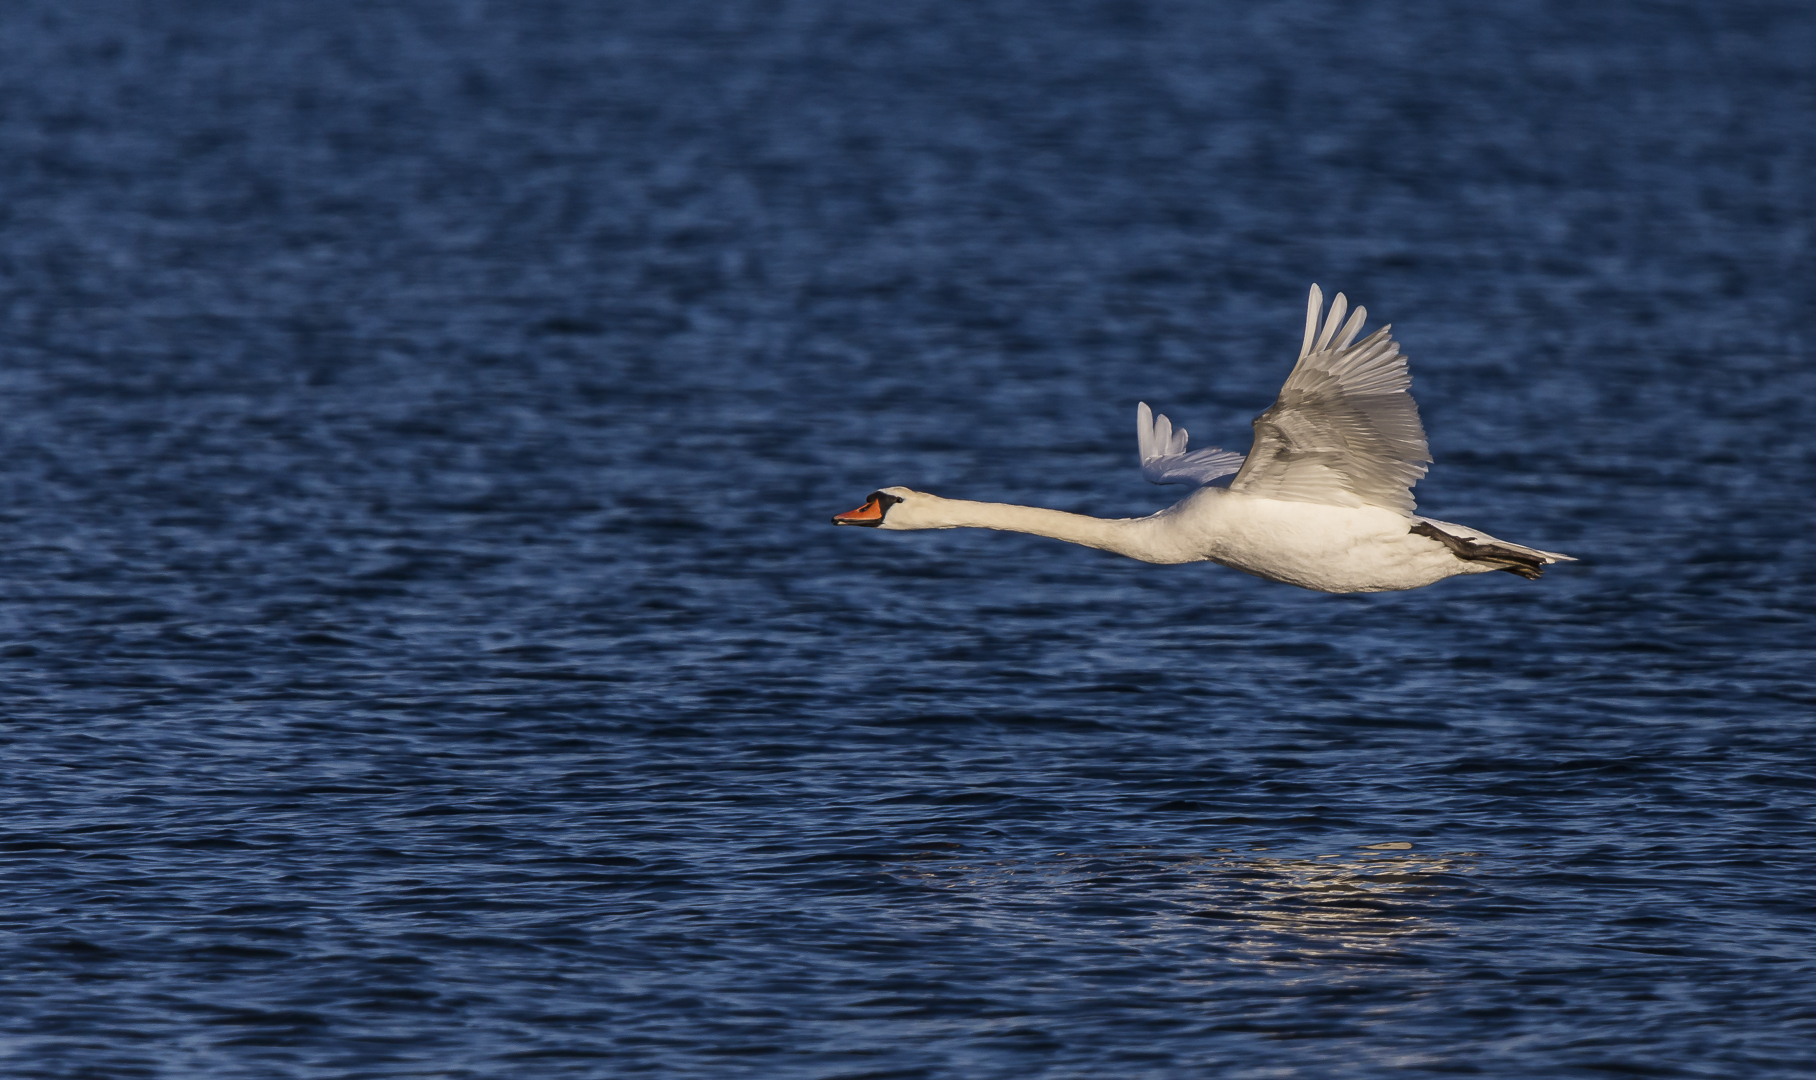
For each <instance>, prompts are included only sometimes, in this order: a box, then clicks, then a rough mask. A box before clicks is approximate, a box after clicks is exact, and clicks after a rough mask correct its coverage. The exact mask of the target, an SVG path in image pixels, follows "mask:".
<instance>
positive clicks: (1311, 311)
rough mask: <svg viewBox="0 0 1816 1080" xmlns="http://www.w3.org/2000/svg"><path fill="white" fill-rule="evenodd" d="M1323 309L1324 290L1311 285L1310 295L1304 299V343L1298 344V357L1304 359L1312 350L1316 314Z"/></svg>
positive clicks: (1316, 324) (1315, 329)
mask: <svg viewBox="0 0 1816 1080" xmlns="http://www.w3.org/2000/svg"><path fill="white" fill-rule="evenodd" d="M1323 310H1324V290H1322V289H1320V288H1318V286H1317V285H1315V284H1314V285H1313V286H1312V292H1311V296H1309V297H1307V298H1306V301H1305V344H1303V345H1301V346H1299V358H1300V359H1304V358H1305V357H1306V356H1307V355H1309V354H1310V353H1311V351H1312V341H1313V339H1314V338H1316V337H1317V336H1318V314H1319V313H1320V312H1322V311H1323Z"/></svg>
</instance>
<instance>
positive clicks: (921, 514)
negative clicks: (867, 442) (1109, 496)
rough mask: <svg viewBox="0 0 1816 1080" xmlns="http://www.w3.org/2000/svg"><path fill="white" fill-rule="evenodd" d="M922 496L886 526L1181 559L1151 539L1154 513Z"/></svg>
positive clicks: (1161, 559) (1162, 559)
mask: <svg viewBox="0 0 1816 1080" xmlns="http://www.w3.org/2000/svg"><path fill="white" fill-rule="evenodd" d="M924 498H926V505H923V506H917V507H916V508H915V509H916V512H915V514H914V515H913V517H912V518H911V519H910V520H908V521H904V522H901V523H899V524H898V523H897V522H895V521H890V522H889V525H890V526H891V527H894V528H898V529H967V528H969V529H998V530H1001V531H1003V532H1019V533H1031V534H1033V535H1035V536H1048V537H1052V538H1053V539H1055V540H1064V541H1066V542H1067V543H1069V544H1083V545H1084V546H1085V547H1094V548H1101V549H1102V550H1104V551H1113V552H1115V553H1116V554H1118V555H1127V556H1129V557H1130V558H1133V559H1142V560H1144V561H1147V562H1177V561H1180V560H1178V559H1176V558H1172V557H1169V554H1170V553H1167V552H1164V551H1162V550H1160V549H1159V548H1158V547H1157V545H1156V543H1155V541H1156V540H1158V539H1159V537H1157V536H1156V535H1155V531H1156V529H1155V527H1156V525H1158V521H1157V519H1156V518H1152V517H1146V518H1095V517H1090V516H1088V515H1085V514H1068V513H1066V512H1065V511H1064V510H1047V509H1043V508H1041V507H1038V506H1016V505H1014V504H1012V503H988V502H971V501H969V500H967V499H940V498H937V497H924Z"/></svg>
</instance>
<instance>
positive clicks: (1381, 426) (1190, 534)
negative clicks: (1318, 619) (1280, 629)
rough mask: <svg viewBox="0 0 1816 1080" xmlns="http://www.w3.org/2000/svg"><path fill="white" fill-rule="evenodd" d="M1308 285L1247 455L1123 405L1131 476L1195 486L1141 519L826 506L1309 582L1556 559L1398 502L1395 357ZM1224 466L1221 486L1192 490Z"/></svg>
mask: <svg viewBox="0 0 1816 1080" xmlns="http://www.w3.org/2000/svg"><path fill="white" fill-rule="evenodd" d="M1323 302H1324V296H1323V293H1322V292H1321V291H1320V290H1319V288H1318V286H1316V285H1313V286H1312V288H1311V295H1310V297H1309V299H1308V301H1307V304H1306V316H1305V338H1304V342H1303V344H1302V345H1301V346H1300V350H1299V360H1298V363H1296V364H1295V365H1294V366H1293V370H1292V373H1291V374H1289V375H1288V376H1287V378H1286V383H1285V385H1284V386H1282V387H1281V388H1280V395H1279V397H1278V398H1276V399H1275V401H1274V404H1273V405H1272V406H1271V407H1270V408H1268V410H1267V411H1266V412H1263V413H1262V414H1261V415H1260V416H1257V417H1256V418H1255V423H1254V428H1255V440H1254V444H1253V445H1252V446H1251V447H1250V448H1249V452H1248V454H1247V455H1246V456H1245V455H1242V454H1236V453H1232V452H1230V451H1227V450H1221V449H1218V448H1216V447H1211V448H1208V449H1204V450H1198V451H1194V452H1187V450H1186V444H1187V435H1186V432H1185V429H1183V428H1180V429H1178V430H1175V429H1174V427H1173V425H1172V422H1171V421H1170V420H1168V419H1167V418H1166V417H1165V416H1156V415H1154V413H1153V412H1152V410H1150V409H1149V408H1148V406H1147V403H1146V402H1142V403H1141V404H1139V405H1138V406H1137V407H1136V428H1135V433H1136V441H1137V445H1138V446H1139V449H1140V452H1141V472H1142V475H1143V476H1145V477H1146V478H1147V479H1148V480H1149V481H1150V482H1152V483H1156V484H1193V485H1197V486H1198V488H1199V489H1198V490H1197V491H1195V492H1193V493H1192V494H1190V495H1188V496H1186V497H1185V498H1184V499H1182V500H1180V501H1179V502H1178V503H1176V504H1174V505H1173V506H1171V507H1169V508H1167V509H1165V510H1162V511H1161V512H1160V513H1158V514H1153V515H1151V516H1149V517H1145V518H1122V519H1103V518H1093V517H1086V516H1084V515H1082V514H1068V513H1064V512H1062V511H1058V510H1045V509H1041V508H1039V507H1030V506H1011V505H1007V504H1002V503H978V502H967V501H963V500H956V499H942V498H940V497H939V496H936V495H929V494H927V493H925V492H919V491H914V490H913V489H911V488H903V487H891V488H884V489H882V490H880V491H878V492H876V493H875V494H873V495H872V496H871V498H870V501H869V502H867V503H865V505H864V506H863V507H860V508H859V509H857V510H853V511H851V512H850V513H848V514H840V515H838V516H837V517H835V518H833V521H834V523H835V524H840V525H869V526H874V527H878V528H883V529H891V530H907V529H950V528H967V527H976V528H987V529H1003V530H1007V531H1011V532H1026V533H1035V534H1038V535H1041V536H1050V537H1054V538H1055V539H1060V540H1067V541H1070V542H1072V543H1077V544H1084V545H1087V546H1089V547H1097V548H1102V549H1104V550H1107V551H1114V552H1117V553H1119V554H1123V555H1128V556H1130V557H1132V558H1136V559H1141V560H1143V561H1145V562H1156V563H1181V562H1196V561H1209V562H1216V563H1221V564H1223V565H1225V566H1230V567H1234V568H1235V569H1238V570H1243V571H1246V572H1247V573H1251V574H1255V575H1257V576H1259V577H1264V578H1268V579H1270V580H1273V581H1282V582H1286V583H1289V584H1293V585H1300V586H1304V587H1305V588H1308V589H1318V590H1321V591H1324V592H1380V591H1386V590H1393V589H1412V588H1417V587H1419V586H1421V585H1429V584H1431V583H1432V582H1434V581H1440V580H1442V579H1444V578H1447V577H1452V576H1454V575H1457V574H1473V573H1483V572H1486V571H1490V570H1507V571H1510V572H1512V573H1516V574H1519V575H1520V576H1522V577H1526V578H1536V577H1538V576H1539V575H1540V573H1541V572H1542V571H1543V568H1544V567H1545V566H1548V565H1550V564H1552V563H1556V562H1560V561H1565V562H1567V561H1573V560H1571V559H1570V557H1569V556H1568V555H1560V554H1558V553H1557V552H1554V551H1541V550H1539V549H1537V548H1530V547H1525V546H1523V545H1520V544H1510V543H1507V542H1506V541H1502V540H1496V539H1495V538H1494V537H1491V536H1489V535H1487V534H1486V533H1483V532H1481V531H1479V530H1476V529H1472V528H1468V527H1466V526H1461V525H1453V524H1450V523H1447V522H1441V521H1434V520H1432V519H1430V518H1424V517H1419V516H1417V515H1415V514H1414V513H1413V508H1414V502H1413V497H1412V487H1413V485H1414V484H1416V483H1418V482H1419V480H1420V479H1421V478H1422V477H1423V476H1424V475H1425V473H1426V470H1427V468H1428V466H1429V465H1430V463H1431V455H1430V452H1429V450H1428V449H1427V445H1426V441H1425V429H1424V428H1423V427H1422V426H1421V425H1420V423H1419V408H1418V406H1417V405H1416V404H1414V403H1413V399H1412V395H1411V394H1410V393H1408V388H1409V387H1410V386H1411V385H1412V378H1411V376H1410V374H1409V373H1408V372H1407V369H1406V358H1405V357H1404V356H1402V355H1401V354H1400V348H1399V346H1398V345H1397V344H1396V343H1395V342H1394V340H1393V338H1392V337H1391V336H1390V335H1389V330H1390V329H1391V328H1390V327H1382V328H1381V329H1380V330H1377V331H1375V332H1374V333H1373V334H1370V335H1369V336H1368V337H1366V338H1363V339H1362V340H1361V341H1357V340H1356V337H1357V335H1358V334H1360V333H1361V331H1362V326H1363V324H1364V322H1365V321H1366V320H1367V317H1368V309H1366V308H1362V307H1358V308H1357V309H1356V311H1355V313H1354V314H1353V315H1351V316H1350V317H1349V320H1348V321H1347V322H1345V321H1344V318H1343V316H1344V314H1345V312H1346V311H1347V310H1348V301H1347V300H1346V299H1345V298H1344V296H1343V294H1342V293H1338V294H1337V297H1336V299H1335V300H1333V301H1332V302H1331V306H1330V311H1329V313H1328V314H1324V313H1323V311H1322V309H1323ZM1231 473H1235V474H1236V475H1235V478H1234V479H1233V480H1231V481H1230V483H1229V486H1228V487H1227V488H1224V487H1208V486H1205V485H1208V484H1209V483H1210V482H1211V481H1212V480H1216V479H1219V478H1221V477H1224V476H1228V475H1229V474H1231Z"/></svg>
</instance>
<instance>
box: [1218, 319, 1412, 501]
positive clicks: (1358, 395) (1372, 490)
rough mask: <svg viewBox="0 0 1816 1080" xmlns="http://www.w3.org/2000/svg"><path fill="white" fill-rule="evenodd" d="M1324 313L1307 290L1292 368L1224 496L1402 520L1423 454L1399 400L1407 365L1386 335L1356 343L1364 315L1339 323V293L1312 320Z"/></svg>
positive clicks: (1403, 399)
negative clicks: (1357, 509)
mask: <svg viewBox="0 0 1816 1080" xmlns="http://www.w3.org/2000/svg"><path fill="white" fill-rule="evenodd" d="M1323 306H1324V294H1323V293H1322V292H1320V291H1319V289H1318V286H1316V285H1313V286H1312V292H1311V299H1310V301H1309V302H1308V303H1307V305H1306V314H1305V344H1304V346H1303V347H1302V348H1301V349H1300V350H1299V363H1298V364H1297V365H1296V366H1295V367H1294V368H1293V373H1292V374H1291V375H1288V376H1287V377H1286V385H1285V386H1282V387H1281V388H1280V396H1279V398H1277V399H1276V400H1275V401H1274V404H1273V407H1272V408H1270V409H1268V410H1267V411H1266V412H1264V413H1262V414H1261V415H1260V416H1257V417H1255V445H1254V446H1253V447H1251V448H1250V450H1249V453H1248V462H1247V463H1246V464H1244V465H1243V466H1242V471H1241V472H1239V473H1237V474H1236V479H1234V480H1232V481H1230V490H1231V491H1241V492H1245V493H1247V494H1249V495H1255V496H1259V497H1261V498H1264V499H1283V500H1286V501H1288V502H1313V503H1330V504H1332V505H1336V506H1384V507H1386V508H1388V509H1390V510H1399V511H1401V512H1403V513H1408V514H1410V513H1411V512H1412V509H1413V499H1412V486H1413V485H1414V484H1416V483H1418V482H1419V478H1420V477H1422V476H1424V475H1425V472H1426V468H1427V467H1428V466H1429V465H1430V463H1431V454H1430V452H1429V450H1428V449H1427V447H1426V444H1425V429H1424V428H1423V427H1421V426H1420V425H1419V407H1418V406H1417V405H1415V404H1413V400H1412V395H1411V394H1409V393H1407V392H1406V389H1407V387H1409V386H1411V385H1412V377H1411V376H1410V375H1408V374H1407V372H1406V358H1405V357H1404V356H1401V355H1400V347H1399V346H1398V345H1397V344H1395V343H1394V339H1393V338H1391V337H1389V336H1388V331H1389V330H1390V329H1392V328H1391V327H1385V326H1384V327H1382V328H1381V329H1379V330H1377V331H1375V332H1374V333H1373V334H1370V335H1369V336H1368V337H1366V338H1363V339H1362V340H1361V341H1356V334H1357V333H1359V332H1360V331H1361V329H1362V322H1363V320H1364V319H1365V318H1366V317H1367V315H1368V309H1367V308H1360V307H1359V308H1357V309H1356V313H1355V315H1353V316H1351V317H1350V320H1349V322H1348V323H1347V324H1345V323H1344V322H1343V313H1344V311H1345V309H1346V308H1347V307H1348V301H1346V300H1345V299H1344V298H1343V294H1342V293H1338V294H1337V298H1336V299H1335V300H1333V301H1331V306H1330V315H1329V317H1328V318H1325V319H1322V320H1320V318H1319V315H1320V312H1321V310H1322V308H1323ZM1339 325H1341V326H1342V329H1341V330H1338V326H1339Z"/></svg>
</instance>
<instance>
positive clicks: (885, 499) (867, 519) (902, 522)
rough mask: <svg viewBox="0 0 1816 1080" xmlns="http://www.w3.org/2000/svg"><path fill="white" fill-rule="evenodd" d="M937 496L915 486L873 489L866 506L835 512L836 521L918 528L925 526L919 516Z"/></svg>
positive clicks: (833, 519) (840, 522)
mask: <svg viewBox="0 0 1816 1080" xmlns="http://www.w3.org/2000/svg"><path fill="white" fill-rule="evenodd" d="M934 499H935V497H934V496H932V495H929V494H927V493H926V492H924V491H916V490H914V489H913V488H905V487H886V488H884V489H882V490H881V491H873V492H871V493H870V498H869V499H867V500H866V501H865V502H864V505H863V506H860V507H858V508H857V509H856V510H847V511H846V512H844V513H843V514H834V515H833V518H832V523H833V524H834V525H864V526H868V527H869V528H872V529H919V528H924V527H925V526H923V525H921V524H920V523H919V522H918V521H916V516H917V515H918V514H919V513H920V512H922V511H924V510H926V509H927V507H928V504H929V503H931V502H933V501H934Z"/></svg>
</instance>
